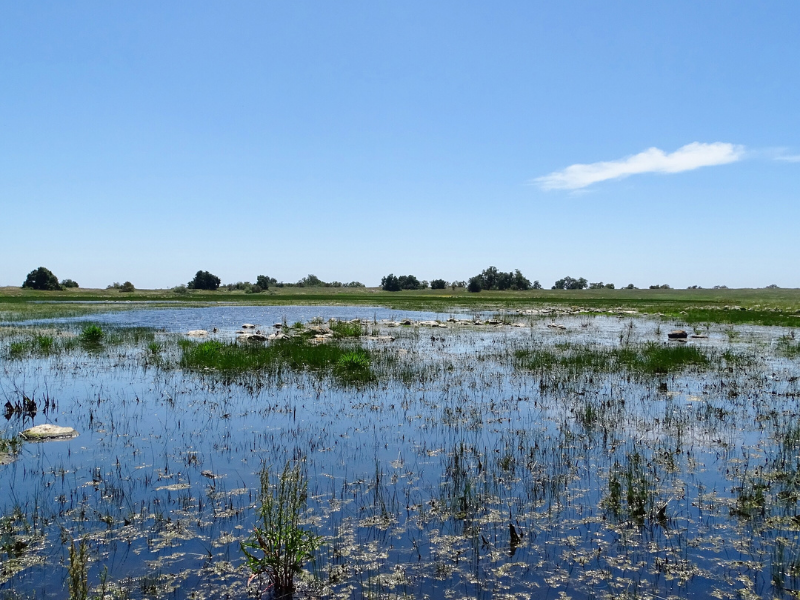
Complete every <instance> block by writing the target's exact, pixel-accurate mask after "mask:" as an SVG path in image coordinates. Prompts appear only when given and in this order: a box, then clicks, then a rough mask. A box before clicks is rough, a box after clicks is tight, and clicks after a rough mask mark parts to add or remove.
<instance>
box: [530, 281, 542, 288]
mask: <svg viewBox="0 0 800 600" xmlns="http://www.w3.org/2000/svg"><path fill="white" fill-rule="evenodd" d="M531 289H532V290H540V289H542V284H541V283H539V280H538V279H536V280H535V281H534V282H533V283H532V284H531Z"/></svg>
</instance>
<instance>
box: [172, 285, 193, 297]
mask: <svg viewBox="0 0 800 600" xmlns="http://www.w3.org/2000/svg"><path fill="white" fill-rule="evenodd" d="M172 291H173V292H174V293H176V294H181V295H183V294H188V293H189V288H187V287H186V286H185V285H183V284H180V285H176V286H175V287H174V288H172Z"/></svg>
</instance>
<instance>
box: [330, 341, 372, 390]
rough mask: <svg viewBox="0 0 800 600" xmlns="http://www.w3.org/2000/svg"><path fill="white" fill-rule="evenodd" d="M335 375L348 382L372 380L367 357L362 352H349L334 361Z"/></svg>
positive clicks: (364, 352)
mask: <svg viewBox="0 0 800 600" xmlns="http://www.w3.org/2000/svg"><path fill="white" fill-rule="evenodd" d="M336 374H337V375H338V376H339V378H340V379H344V380H346V381H350V382H366V381H371V380H372V379H373V378H374V375H373V373H372V370H371V369H370V359H369V355H368V354H367V353H366V351H364V350H361V349H359V350H350V351H348V352H345V353H344V354H342V355H341V356H340V357H339V360H338V361H336Z"/></svg>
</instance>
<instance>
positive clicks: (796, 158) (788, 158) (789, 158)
mask: <svg viewBox="0 0 800 600" xmlns="http://www.w3.org/2000/svg"><path fill="white" fill-rule="evenodd" d="M776 160H782V161H784V162H800V154H795V155H794V156H778V157H776Z"/></svg>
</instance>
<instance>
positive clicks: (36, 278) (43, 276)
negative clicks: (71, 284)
mask: <svg viewBox="0 0 800 600" xmlns="http://www.w3.org/2000/svg"><path fill="white" fill-rule="evenodd" d="M22 287H23V288H29V289H32V290H46V291H55V290H60V289H61V285H60V284H59V283H58V277H56V276H55V275H53V272H52V271H50V269H45V268H44V267H39V268H38V269H34V270H33V271H31V272H30V273H28V276H27V277H26V278H25V282H24V283H23V284H22Z"/></svg>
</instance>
